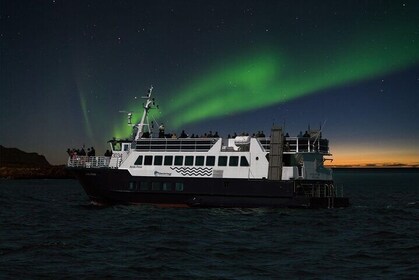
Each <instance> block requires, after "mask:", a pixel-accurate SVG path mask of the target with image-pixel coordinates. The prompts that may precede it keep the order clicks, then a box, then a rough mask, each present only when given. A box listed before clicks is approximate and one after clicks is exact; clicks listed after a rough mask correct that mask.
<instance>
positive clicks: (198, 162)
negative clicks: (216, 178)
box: [195, 156, 204, 166]
mask: <svg viewBox="0 0 419 280" xmlns="http://www.w3.org/2000/svg"><path fill="white" fill-rule="evenodd" d="M195 165H196V166H203V165H204V157H203V156H197V157H195Z"/></svg>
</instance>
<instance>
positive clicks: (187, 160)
mask: <svg viewBox="0 0 419 280" xmlns="http://www.w3.org/2000/svg"><path fill="white" fill-rule="evenodd" d="M215 158H216V157H215V156H206V157H205V156H164V157H163V156H143V155H140V156H138V158H137V160H136V161H135V163H134V164H135V165H166V166H172V165H176V166H182V165H185V166H215ZM217 163H218V166H239V156H219V157H218V162H217ZM240 166H249V162H248V161H247V158H246V157H245V156H240Z"/></svg>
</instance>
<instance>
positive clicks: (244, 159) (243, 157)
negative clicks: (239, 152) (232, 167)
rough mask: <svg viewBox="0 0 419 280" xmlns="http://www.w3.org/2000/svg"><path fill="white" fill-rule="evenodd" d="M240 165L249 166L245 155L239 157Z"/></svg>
mask: <svg viewBox="0 0 419 280" xmlns="http://www.w3.org/2000/svg"><path fill="white" fill-rule="evenodd" d="M240 166H249V162H248V161H247V158H246V157H245V156H241V157H240Z"/></svg>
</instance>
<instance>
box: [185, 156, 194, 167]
mask: <svg viewBox="0 0 419 280" xmlns="http://www.w3.org/2000/svg"><path fill="white" fill-rule="evenodd" d="M185 165H186V166H192V165H193V156H186V157H185Z"/></svg>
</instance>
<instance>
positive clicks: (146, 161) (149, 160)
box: [144, 156, 153, 165]
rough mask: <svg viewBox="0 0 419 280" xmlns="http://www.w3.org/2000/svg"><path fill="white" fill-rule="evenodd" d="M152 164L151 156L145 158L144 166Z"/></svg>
mask: <svg viewBox="0 0 419 280" xmlns="http://www.w3.org/2000/svg"><path fill="white" fill-rule="evenodd" d="M152 164H153V156H145V158H144V165H152Z"/></svg>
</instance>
